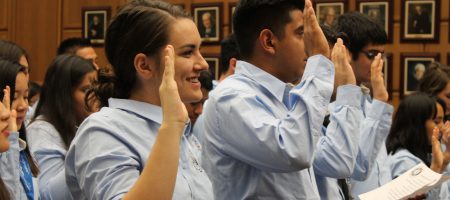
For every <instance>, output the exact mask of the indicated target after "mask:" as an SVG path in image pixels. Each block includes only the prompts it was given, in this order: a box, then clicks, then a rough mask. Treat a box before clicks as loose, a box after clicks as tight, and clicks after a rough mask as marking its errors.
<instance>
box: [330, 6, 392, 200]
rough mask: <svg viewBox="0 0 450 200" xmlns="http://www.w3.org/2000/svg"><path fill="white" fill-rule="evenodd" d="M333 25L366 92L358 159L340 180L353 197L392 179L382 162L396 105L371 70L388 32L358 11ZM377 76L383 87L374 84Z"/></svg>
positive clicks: (381, 53) (341, 18) (358, 81)
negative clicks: (341, 35)
mask: <svg viewBox="0 0 450 200" xmlns="http://www.w3.org/2000/svg"><path fill="white" fill-rule="evenodd" d="M355 27H358V28H357V29H355ZM331 28H332V29H333V31H335V32H336V33H337V34H343V35H345V37H346V38H347V43H346V47H347V49H348V50H349V52H350V55H351V61H350V65H351V66H352V69H353V72H354V74H355V77H356V82H357V85H359V86H360V87H361V90H362V91H363V93H364V97H363V101H361V106H362V108H363V116H364V117H363V121H362V123H361V124H360V131H359V133H360V140H359V144H358V154H357V157H356V161H357V162H356V165H355V167H354V168H353V170H352V174H351V176H350V177H346V179H340V180H338V183H339V189H340V191H342V192H343V193H344V194H345V193H347V192H345V191H346V190H349V192H348V195H345V196H344V198H345V199H350V198H352V197H353V198H357V197H358V195H360V194H362V193H365V192H368V191H370V190H372V189H375V188H378V187H380V186H381V185H383V184H384V183H386V182H388V181H390V178H389V177H388V176H385V175H384V174H386V173H385V171H387V170H388V169H386V168H385V167H384V166H383V163H384V161H385V159H386V157H387V153H386V149H385V145H384V141H385V139H386V137H387V135H388V133H389V129H390V126H391V123H392V113H393V110H394V108H393V106H392V105H390V104H388V103H387V101H388V99H389V95H388V93H387V90H386V87H385V86H384V82H383V83H380V82H379V81H380V79H379V78H381V77H378V76H373V73H372V65H373V64H374V62H375V60H376V59H377V57H378V56H380V57H383V54H384V48H385V45H386V43H387V34H386V32H385V31H384V28H383V27H382V26H380V24H378V23H377V22H376V21H374V20H372V19H370V18H369V17H368V16H366V15H364V14H361V13H358V12H351V13H345V14H343V15H341V16H339V17H338V18H337V19H336V21H335V22H334V23H333V26H332V27H331ZM374 78H376V79H377V80H375V81H376V82H377V83H378V84H380V86H381V87H375V86H374V85H373V81H374V80H373V79H374ZM381 80H382V79H381ZM335 191H336V190H332V191H331V192H335ZM330 194H331V193H330ZM335 194H336V193H335ZM332 196H334V195H333V194H332ZM332 196H330V198H333V197H332Z"/></svg>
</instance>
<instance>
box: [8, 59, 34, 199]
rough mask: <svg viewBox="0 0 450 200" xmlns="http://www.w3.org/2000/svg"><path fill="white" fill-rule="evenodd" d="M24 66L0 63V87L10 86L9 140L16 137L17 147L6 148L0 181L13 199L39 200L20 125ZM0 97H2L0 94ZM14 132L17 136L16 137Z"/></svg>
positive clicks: (25, 82) (25, 105)
mask: <svg viewBox="0 0 450 200" xmlns="http://www.w3.org/2000/svg"><path fill="white" fill-rule="evenodd" d="M26 72H27V69H26V67H24V66H22V65H20V64H18V63H17V62H15V63H14V62H11V61H9V60H2V61H1V64H0V80H1V81H0V88H5V87H6V86H9V87H10V91H11V92H10V93H9V95H10V96H9V99H12V101H11V102H10V108H11V110H14V111H13V113H14V117H13V118H14V119H15V120H14V122H15V123H14V125H12V126H14V129H11V130H10V131H11V132H14V134H11V135H14V136H13V137H18V139H17V138H16V139H14V140H17V145H14V148H10V150H9V151H11V152H9V153H11V154H13V155H10V156H11V157H10V158H11V159H13V160H12V161H11V162H12V163H11V164H13V165H12V166H11V168H9V169H8V171H1V172H0V173H1V175H2V179H3V181H4V182H5V184H6V186H7V187H8V189H9V191H10V194H11V195H12V196H13V199H19V200H33V199H39V193H38V191H37V180H36V177H37V175H38V174H39V169H38V167H37V165H36V163H35V162H34V159H33V157H32V156H31V153H30V150H29V147H28V146H27V140H26V129H25V125H24V120H25V114H26V113H27V110H28V77H27V74H26ZM0 96H1V97H4V94H3V91H1V92H0ZM17 133H18V134H17Z"/></svg>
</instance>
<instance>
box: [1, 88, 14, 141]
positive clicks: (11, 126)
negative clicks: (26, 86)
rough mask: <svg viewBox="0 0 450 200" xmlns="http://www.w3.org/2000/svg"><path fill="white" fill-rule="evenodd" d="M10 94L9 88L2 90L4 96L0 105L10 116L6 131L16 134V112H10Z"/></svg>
mask: <svg viewBox="0 0 450 200" xmlns="http://www.w3.org/2000/svg"><path fill="white" fill-rule="evenodd" d="M10 93H11V89H10V88H9V86H6V88H5V89H3V94H4V96H3V101H2V104H3V106H4V107H5V108H6V109H7V110H10V111H11V115H10V117H9V120H8V131H10V132H17V122H16V118H17V112H16V110H11V99H10Z"/></svg>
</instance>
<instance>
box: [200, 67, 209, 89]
mask: <svg viewBox="0 0 450 200" xmlns="http://www.w3.org/2000/svg"><path fill="white" fill-rule="evenodd" d="M198 80H199V81H200V84H201V85H202V88H205V89H206V90H208V91H211V90H212V89H213V83H212V75H211V73H210V72H209V71H208V70H205V71H201V72H200V76H199V77H198Z"/></svg>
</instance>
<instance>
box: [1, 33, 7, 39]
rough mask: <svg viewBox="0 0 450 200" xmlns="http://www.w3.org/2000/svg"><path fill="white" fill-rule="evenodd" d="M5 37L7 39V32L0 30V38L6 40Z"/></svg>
mask: <svg viewBox="0 0 450 200" xmlns="http://www.w3.org/2000/svg"><path fill="white" fill-rule="evenodd" d="M7 39H8V32H7V31H0V40H7Z"/></svg>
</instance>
